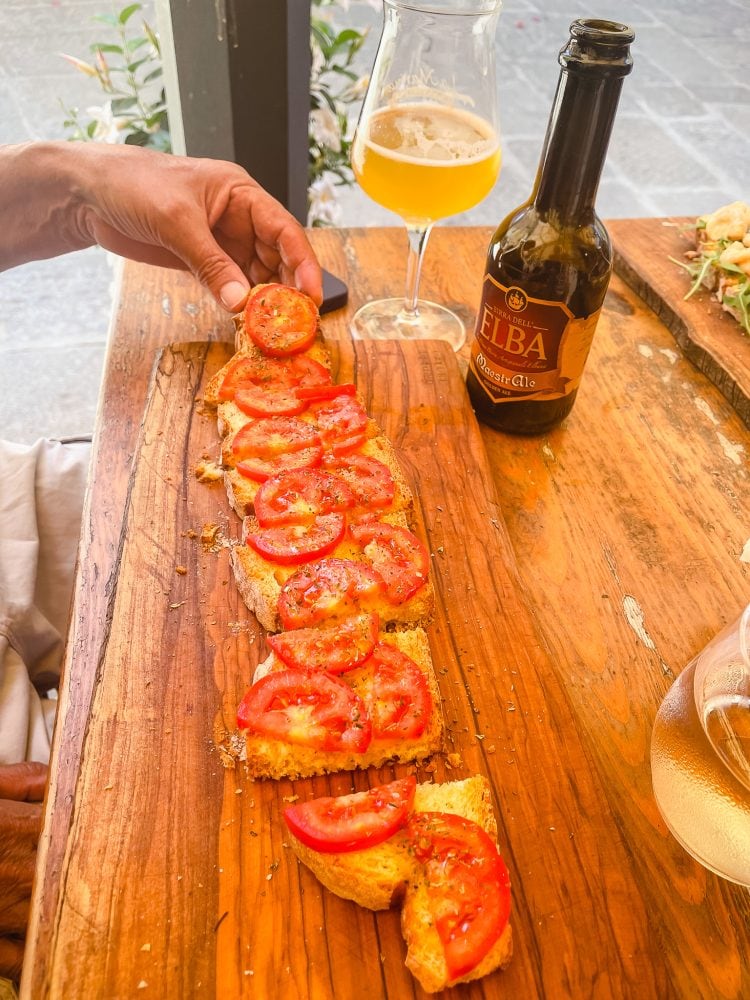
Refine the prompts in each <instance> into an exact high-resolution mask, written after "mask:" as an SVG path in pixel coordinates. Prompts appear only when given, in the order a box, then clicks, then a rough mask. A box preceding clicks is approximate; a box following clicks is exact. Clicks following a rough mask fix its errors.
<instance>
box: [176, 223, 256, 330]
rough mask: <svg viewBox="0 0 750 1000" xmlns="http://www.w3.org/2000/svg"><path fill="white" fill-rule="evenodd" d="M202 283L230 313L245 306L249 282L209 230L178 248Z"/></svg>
mask: <svg viewBox="0 0 750 1000" xmlns="http://www.w3.org/2000/svg"><path fill="white" fill-rule="evenodd" d="M175 250H176V252H178V253H179V254H180V256H181V257H182V259H183V260H184V261H185V263H186V264H187V266H188V267H189V268H190V270H191V271H192V272H193V274H194V275H195V277H196V278H197V279H198V281H200V283H201V284H202V285H203V286H204V287H205V288H207V289H208V290H209V292H211V294H212V295H213V297H214V298H215V299H216V301H217V302H218V303H219V305H221V306H223V307H224V309H226V310H227V311H228V312H239V311H240V309H242V307H243V306H244V304H245V299H246V298H247V295H248V292H249V291H250V283H249V281H248V280H247V278H246V277H245V275H244V274H243V273H242V269H241V268H240V267H239V265H238V264H236V263H235V262H234V261H233V260H232V258H231V257H229V256H228V255H227V254H226V253H225V252H224V251H223V250H222V248H221V247H220V246H219V244H218V243H217V242H216V240H215V239H214V238H213V236H212V234H211V232H210V230H208V229H206V232H205V234H204V235H203V237H202V238H200V237H197V236H196V234H195V232H193V233H192V234H191V239H190V242H189V243H188V244H186V245H185V246H183V247H176V248H175Z"/></svg>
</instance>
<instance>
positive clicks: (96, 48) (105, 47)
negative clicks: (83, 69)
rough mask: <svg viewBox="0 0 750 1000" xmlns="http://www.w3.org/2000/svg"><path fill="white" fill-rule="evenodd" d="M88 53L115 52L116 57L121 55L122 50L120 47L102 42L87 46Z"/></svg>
mask: <svg viewBox="0 0 750 1000" xmlns="http://www.w3.org/2000/svg"><path fill="white" fill-rule="evenodd" d="M89 52H116V53H117V55H119V56H121V55H123V48H122V46H121V45H112V44H105V43H103V42H92V43H91V45H89Z"/></svg>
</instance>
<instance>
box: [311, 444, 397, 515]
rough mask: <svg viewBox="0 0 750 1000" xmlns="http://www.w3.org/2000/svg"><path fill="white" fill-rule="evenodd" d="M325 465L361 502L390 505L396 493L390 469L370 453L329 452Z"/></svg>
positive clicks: (379, 505) (324, 460)
mask: <svg viewBox="0 0 750 1000" xmlns="http://www.w3.org/2000/svg"><path fill="white" fill-rule="evenodd" d="M323 465H324V467H325V468H326V469H327V470H328V471H330V472H332V473H333V474H334V475H335V476H338V477H339V478H340V479H343V481H344V482H345V483H346V485H347V486H348V487H349V489H350V490H351V491H352V493H353V494H354V497H355V500H356V503H357V504H358V505H359V506H363V507H364V506H367V507H377V508H382V507H388V506H389V505H390V504H392V503H393V498H394V496H395V495H396V484H395V483H394V481H393V476H392V474H391V470H390V469H389V468H388V466H387V465H385V464H384V463H383V462H381V461H379V460H378V459H377V458H370V456H369V455H341V456H338V455H334V454H331V453H330V452H326V454H325V455H324V456H323Z"/></svg>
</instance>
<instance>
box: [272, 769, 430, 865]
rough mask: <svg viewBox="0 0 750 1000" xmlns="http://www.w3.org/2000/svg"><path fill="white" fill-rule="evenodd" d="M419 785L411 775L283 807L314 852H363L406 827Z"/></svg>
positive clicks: (289, 822) (292, 826)
mask: <svg viewBox="0 0 750 1000" xmlns="http://www.w3.org/2000/svg"><path fill="white" fill-rule="evenodd" d="M416 787H417V782H416V778H415V777H414V776H413V775H410V776H409V777H407V778H399V779H398V780H397V781H391V782H390V783H389V784H387V785H379V786H378V787H377V788H371V789H369V791H366V792H354V793H353V794H351V795H335V796H324V797H321V798H318V799H311V800H310V801H309V802H296V803H295V804H294V805H291V806H287V807H286V809H284V820H285V822H286V825H287V826H288V827H289V830H290V831H291V832H292V833H293V834H294V836H295V837H296V838H297V839H298V840H299V841H301V842H302V843H303V844H305V845H306V846H307V847H311V848H312V849H313V850H314V851H320V852H321V853H324V854H332V853H339V852H342V853H343V852H348V851H362V850H365V849H366V848H368V847H374V846H375V845H376V844H382V843H383V842H384V841H386V840H388V839H389V838H390V837H392V836H393V834H394V833H396V831H398V830H400V829H401V828H402V827H403V826H404V824H405V823H406V821H407V819H408V816H409V813H410V812H411V809H412V805H413V803H414V792H415V790H416Z"/></svg>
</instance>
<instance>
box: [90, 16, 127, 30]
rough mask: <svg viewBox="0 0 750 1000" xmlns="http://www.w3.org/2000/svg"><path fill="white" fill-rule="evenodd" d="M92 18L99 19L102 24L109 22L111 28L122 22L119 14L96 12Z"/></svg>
mask: <svg viewBox="0 0 750 1000" xmlns="http://www.w3.org/2000/svg"><path fill="white" fill-rule="evenodd" d="M91 20H92V21H98V22H99V23H100V24H108V25H109V27H110V28H116V27H117V26H118V25H119V23H120V19H119V17H118V16H117V14H94V16H93V17H92V18H91Z"/></svg>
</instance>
